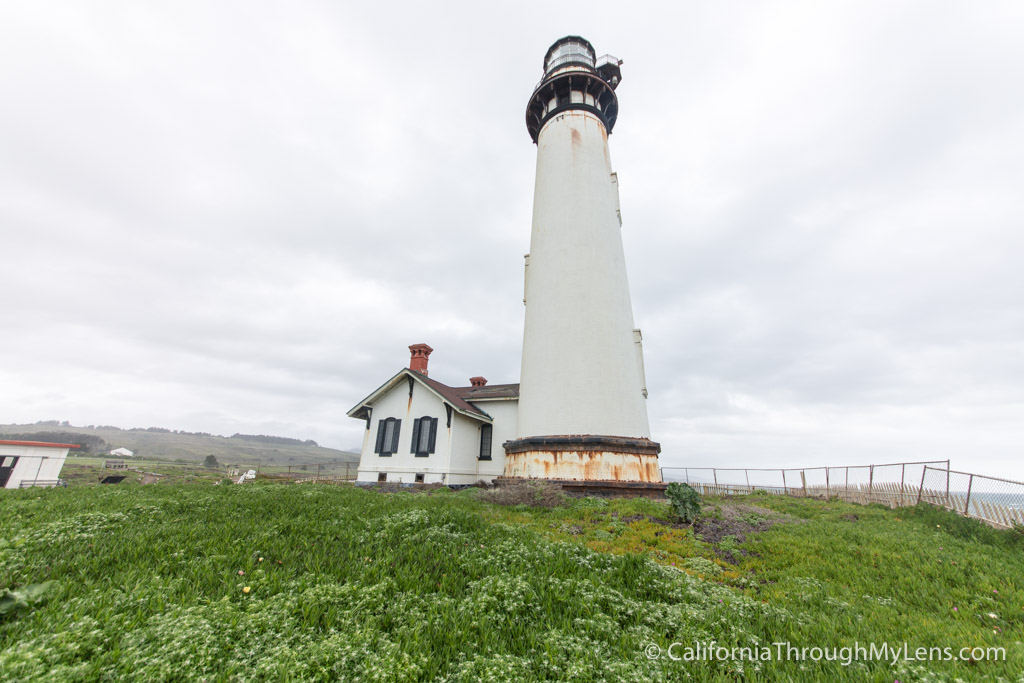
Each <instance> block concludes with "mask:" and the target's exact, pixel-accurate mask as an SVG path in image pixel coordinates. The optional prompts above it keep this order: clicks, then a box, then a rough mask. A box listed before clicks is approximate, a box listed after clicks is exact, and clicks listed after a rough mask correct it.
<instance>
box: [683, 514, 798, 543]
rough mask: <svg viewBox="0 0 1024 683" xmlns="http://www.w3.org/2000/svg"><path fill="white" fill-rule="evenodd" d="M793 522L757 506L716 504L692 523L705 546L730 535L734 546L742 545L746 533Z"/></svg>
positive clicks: (786, 517) (786, 516) (694, 530)
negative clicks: (733, 540) (734, 543)
mask: <svg viewBox="0 0 1024 683" xmlns="http://www.w3.org/2000/svg"><path fill="white" fill-rule="evenodd" d="M795 521H797V520H794V519H792V518H791V517H789V516H788V515H783V514H779V513H778V512H775V511H774V510H769V509H768V508H763V507H758V506H756V505H716V506H708V507H706V508H704V509H702V510H701V514H700V516H699V517H698V518H697V521H696V522H694V524H693V533H694V534H697V535H699V536H700V538H701V540H702V541H704V542H705V543H721V542H722V540H723V539H724V538H726V537H727V536H732V537H733V538H734V539H735V542H736V543H743V542H744V541H746V540H747V534H750V533H754V532H757V531H767V530H768V529H770V528H772V527H773V526H775V525H776V524H787V523H792V522H795Z"/></svg>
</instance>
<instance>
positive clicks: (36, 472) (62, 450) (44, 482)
mask: <svg viewBox="0 0 1024 683" xmlns="http://www.w3.org/2000/svg"><path fill="white" fill-rule="evenodd" d="M69 448H78V446H77V445H76V444H70V443H46V442H43V441H0V488H5V489H23V488H27V487H29V486H56V485H57V484H59V483H60V471H61V469H62V468H63V467H64V460H65V459H66V458H67V457H68V449H69Z"/></svg>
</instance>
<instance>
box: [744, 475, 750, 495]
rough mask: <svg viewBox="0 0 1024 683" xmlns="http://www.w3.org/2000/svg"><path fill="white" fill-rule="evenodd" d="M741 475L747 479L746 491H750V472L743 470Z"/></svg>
mask: <svg viewBox="0 0 1024 683" xmlns="http://www.w3.org/2000/svg"><path fill="white" fill-rule="evenodd" d="M743 474H744V475H745V476H746V477H747V491H748V492H749V491H750V470H743Z"/></svg>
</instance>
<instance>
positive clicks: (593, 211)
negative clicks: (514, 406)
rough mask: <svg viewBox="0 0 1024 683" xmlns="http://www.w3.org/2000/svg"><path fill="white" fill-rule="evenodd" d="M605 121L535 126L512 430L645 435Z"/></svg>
mask: <svg viewBox="0 0 1024 683" xmlns="http://www.w3.org/2000/svg"><path fill="white" fill-rule="evenodd" d="M620 231H621V228H620V222H619V215H618V186H617V184H616V183H615V182H613V178H612V168H611V161H610V158H609V155H608V136H607V134H606V132H605V129H604V124H603V123H601V121H600V120H599V119H598V118H597V117H596V116H594V115H593V114H591V113H589V112H584V111H579V110H572V111H567V112H564V113H562V114H558V115H556V116H555V117H554V118H552V119H551V120H550V121H548V122H547V123H546V124H545V125H544V128H542V129H541V131H540V136H539V138H538V141H537V178H536V186H535V189H534V206H533V231H532V234H531V237H530V258H529V268H528V269H527V278H526V322H525V329H524V334H523V364H522V377H521V379H520V394H519V413H518V421H519V427H518V430H517V436H519V437H527V436H546V435H563V434H599V435H608V436H627V437H648V438H649V437H650V427H649V426H648V420H647V405H646V403H645V399H644V395H643V379H642V377H641V376H640V374H641V371H640V365H639V363H638V362H637V357H636V354H637V347H636V343H635V341H634V334H633V329H634V325H633V313H632V306H631V303H630V298H629V284H628V283H627V279H626V262H625V256H624V254H623V249H622V236H621V232H620Z"/></svg>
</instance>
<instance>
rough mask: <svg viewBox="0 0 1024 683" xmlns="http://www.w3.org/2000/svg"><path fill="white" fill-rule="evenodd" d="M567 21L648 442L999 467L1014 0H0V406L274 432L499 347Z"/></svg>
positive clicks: (1019, 194)
mask: <svg viewBox="0 0 1024 683" xmlns="http://www.w3.org/2000/svg"><path fill="white" fill-rule="evenodd" d="M566 34H579V35H582V36H584V37H586V38H588V39H589V40H590V41H591V42H592V43H593V44H594V46H595V47H596V49H597V51H598V54H604V53H611V54H614V55H616V56H617V57H619V58H621V59H623V60H624V64H623V67H622V69H623V82H622V85H621V87H620V88H619V90H618V93H619V98H620V116H619V120H618V123H617V125H616V128H615V132H614V135H612V137H611V140H610V145H611V155H612V162H613V166H614V168H615V170H616V171H617V172H618V174H619V178H620V184H621V193H620V195H621V204H622V212H623V220H624V225H623V239H624V242H625V248H626V258H627V264H628V268H629V276H630V287H631V291H632V299H633V309H634V316H635V318H636V323H637V326H639V327H641V328H642V329H643V332H644V344H645V350H646V366H647V383H648V388H649V390H650V398H649V400H648V407H649V411H650V416H651V428H652V436H653V438H654V439H655V440H658V441H660V442H661V443H662V447H663V452H662V463H663V464H664V465H665V466H671V465H691V466H697V465H706V464H717V465H719V466H742V465H749V466H759V465H760V466H768V467H771V466H784V465H787V466H788V465H812V464H823V463H826V462H827V463H830V464H836V465H841V464H848V463H849V464H856V463H869V462H892V461H899V460H922V459H939V458H941V459H945V458H947V457H948V458H951V459H952V461H953V466H954V468H957V467H959V468H961V469H967V470H970V471H977V472H981V473H986V474H994V475H1002V476H1013V477H1015V478H1017V479H1024V344H1022V341H1024V307H1022V299H1024V88H1022V86H1021V83H1022V82H1024V5H1022V4H1021V3H1019V2H1016V1H1014V0H1009V1H1006V2H966V1H964V2H939V3H936V2H924V1H921V2H859V1H858V2H849V3H832V2H827V3H823V2H806V3H798V2H784V3H761V4H757V5H754V4H751V3H738V2H735V3H730V2H725V3H709V2H679V3H676V2H673V3H664V4H644V3H627V2H615V3H601V2H593V3H588V4H587V5H586V7H585V8H584V7H582V6H580V5H576V4H567V3H566V4H557V3H556V4H552V3H527V2H515V3H508V4H507V5H504V6H492V5H491V4H490V3H478V2H471V3H465V4H446V3H409V4H405V5H401V4H395V3H366V2H360V3H355V2H353V3H345V2H323V3H316V2H291V1H290V2H281V3H267V2H237V3H218V2H197V3H186V2H174V3H157V2H149V3H141V2H123V3H105V2H88V3H83V2H67V3H59V2H53V3H51V2H23V3H15V2H6V3H3V4H0V236H2V242H0V253H2V254H3V256H4V258H3V260H2V266H0V302H2V307H0V310H2V313H3V319H4V321H5V330H4V333H3V334H2V335H0V422H4V423H11V422H35V421H36V420H42V419H60V420H70V421H71V423H72V424H77V425H86V424H113V425H119V426H122V427H133V426H138V427H146V426H162V427H167V428H171V429H186V430H193V431H195V430H201V431H209V432H213V433H218V434H232V433H234V432H246V433H268V434H277V435H282V436H293V437H299V438H304V439H305V438H313V439H316V440H317V441H319V442H320V443H321V444H322V445H326V446H332V447H337V448H351V447H354V446H357V445H358V444H359V443H360V440H361V437H362V432H361V430H362V428H363V424H362V423H361V422H359V421H356V420H352V419H350V418H348V417H346V416H345V412H346V411H347V410H348V409H349V408H350V407H351V406H352V405H354V404H355V403H356V402H358V401H359V400H360V399H362V398H363V397H364V396H365V395H366V394H368V393H370V392H371V391H372V390H374V389H375V388H376V387H377V386H378V385H380V384H381V383H382V382H383V381H384V380H386V379H387V378H388V377H390V376H391V375H392V374H393V373H394V372H396V371H397V370H398V369H399V368H401V367H404V366H405V365H406V364H407V363H408V350H407V348H406V347H407V346H408V345H409V344H413V343H417V342H426V343H428V344H430V345H431V346H433V347H434V353H433V356H432V357H431V360H430V371H431V373H430V374H431V376H432V377H436V378H437V379H439V380H441V381H443V382H446V383H449V384H454V385H464V384H467V383H468V378H469V377H470V376H471V375H478V374H480V375H484V376H486V377H487V378H488V379H489V380H490V381H491V382H492V383H505V382H516V381H518V379H519V362H520V350H521V344H522V324H523V305H522V276H523V254H524V253H526V252H527V251H528V250H529V236H530V216H531V208H532V201H533V196H532V195H533V176H534V164H535V158H536V147H535V146H534V145H533V144H532V142H531V141H530V137H529V135H528V134H527V131H526V126H525V124H524V112H525V107H526V103H527V100H528V98H529V96H530V94H531V92H532V89H533V86H534V85H535V84H536V83H537V81H538V80H539V79H540V77H541V61H542V58H543V56H544V52H545V51H546V50H547V48H548V46H549V45H550V44H551V43H552V42H553V41H554V40H555V39H557V38H559V37H561V36H563V35H566Z"/></svg>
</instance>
